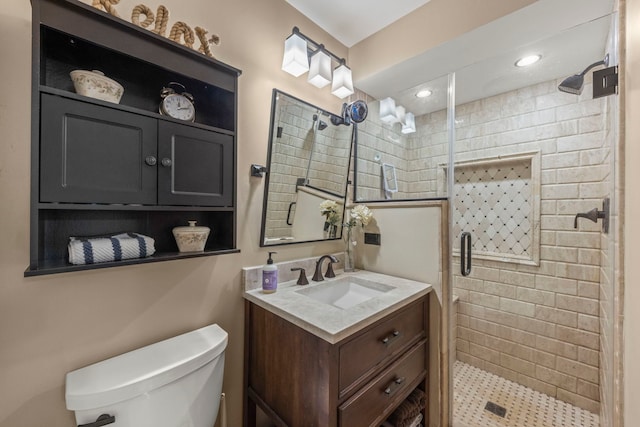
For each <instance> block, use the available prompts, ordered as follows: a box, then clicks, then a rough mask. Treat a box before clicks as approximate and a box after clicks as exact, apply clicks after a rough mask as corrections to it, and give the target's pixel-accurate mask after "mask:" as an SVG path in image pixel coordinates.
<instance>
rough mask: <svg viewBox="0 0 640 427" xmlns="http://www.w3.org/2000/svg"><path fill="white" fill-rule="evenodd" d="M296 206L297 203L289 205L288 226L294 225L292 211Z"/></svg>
mask: <svg viewBox="0 0 640 427" xmlns="http://www.w3.org/2000/svg"><path fill="white" fill-rule="evenodd" d="M295 205H296V202H291V203H289V210H288V211H287V225H293V222H291V209H293V207H294V206H295Z"/></svg>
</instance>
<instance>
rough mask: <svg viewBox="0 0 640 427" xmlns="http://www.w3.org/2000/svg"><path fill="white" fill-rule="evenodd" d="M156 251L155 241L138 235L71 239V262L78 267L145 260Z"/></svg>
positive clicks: (125, 234)
mask: <svg viewBox="0 0 640 427" xmlns="http://www.w3.org/2000/svg"><path fill="white" fill-rule="evenodd" d="M155 251H156V248H155V240H153V239H152V238H151V237H148V236H144V235H142V234H138V233H122V234H116V235H114V236H107V237H70V238H69V262H70V263H71V264H77V265H80V264H94V263H97V262H107V261H120V260H123V259H132V258H145V257H148V256H151V255H153V254H154V253H155Z"/></svg>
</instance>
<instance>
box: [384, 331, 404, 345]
mask: <svg viewBox="0 0 640 427" xmlns="http://www.w3.org/2000/svg"><path fill="white" fill-rule="evenodd" d="M399 336H400V331H396V330H394V331H393V332H391V334H389V335H387V336H386V337H384V338H382V339H381V340H380V342H382V344H384V345H387V344H390V343H391V342H392V341H393V340H395V339H396V338H398V337H399Z"/></svg>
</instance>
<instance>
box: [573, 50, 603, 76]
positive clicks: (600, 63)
mask: <svg viewBox="0 0 640 427" xmlns="http://www.w3.org/2000/svg"><path fill="white" fill-rule="evenodd" d="M598 65H604V66H605V67H606V66H607V65H609V54H606V55H605V57H604V59H603V60H602V61H598V62H594V63H593V64H591V65H589V66H588V67H587V68H585V69H584V71H583V72H581V73H580V74H579V75H580V76H584V75H585V74H587V72H588V71H589V70H590V69H592V68H594V67H597V66H598Z"/></svg>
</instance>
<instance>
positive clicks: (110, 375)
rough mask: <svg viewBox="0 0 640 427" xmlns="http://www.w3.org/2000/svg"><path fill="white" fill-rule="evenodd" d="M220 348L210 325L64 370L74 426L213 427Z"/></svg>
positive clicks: (218, 331) (221, 336)
mask: <svg viewBox="0 0 640 427" xmlns="http://www.w3.org/2000/svg"><path fill="white" fill-rule="evenodd" d="M226 347H227V333H226V332H225V331H224V330H223V329H222V328H221V327H220V326H218V325H217V324H213V325H209V326H205V327H204V328H200V329H197V330H195V331H191V332H188V333H185V334H182V335H178V336H176V337H173V338H169V339H167V340H164V341H160V342H158V343H155V344H151V345H149V346H146V347H142V348H139V349H137V350H134V351H131V352H128V353H124V354H121V355H119V356H116V357H113V358H111V359H107V360H103V361H102V362H98V363H95V364H93V365H89V366H86V367H84V368H81V369H78V370H76V371H73V372H69V373H68V374H67V378H66V395H65V397H66V403H67V409H69V410H71V411H75V416H76V422H77V424H78V425H84V424H88V425H89V426H91V425H92V423H95V424H93V425H94V426H101V425H106V426H109V427H159V426H162V427H213V425H214V423H215V420H216V417H217V415H218V408H219V406H220V395H221V392H222V376H223V372H224V351H225V348H226ZM99 418H100V421H98V422H96V421H97V420H98V419H99Z"/></svg>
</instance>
